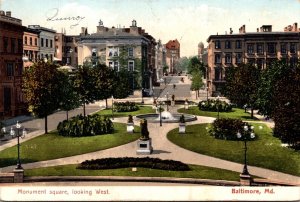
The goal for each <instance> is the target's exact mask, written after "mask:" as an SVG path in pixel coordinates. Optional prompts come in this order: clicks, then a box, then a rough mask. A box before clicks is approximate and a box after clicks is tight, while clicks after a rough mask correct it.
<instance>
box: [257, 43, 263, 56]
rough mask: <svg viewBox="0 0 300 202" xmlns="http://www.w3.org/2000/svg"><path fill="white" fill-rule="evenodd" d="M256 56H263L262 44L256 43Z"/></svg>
mask: <svg viewBox="0 0 300 202" xmlns="http://www.w3.org/2000/svg"><path fill="white" fill-rule="evenodd" d="M256 52H257V54H264V44H263V43H258V44H257V50H256Z"/></svg>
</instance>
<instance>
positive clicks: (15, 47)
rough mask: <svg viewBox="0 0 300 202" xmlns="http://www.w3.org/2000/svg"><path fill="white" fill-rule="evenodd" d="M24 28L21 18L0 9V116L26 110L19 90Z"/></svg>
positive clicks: (20, 112) (13, 114)
mask: <svg viewBox="0 0 300 202" xmlns="http://www.w3.org/2000/svg"><path fill="white" fill-rule="evenodd" d="M24 30H25V27H23V26H22V20H20V19H17V18H14V17H11V12H10V11H7V12H6V13H5V12H4V11H0V118H3V117H10V116H15V115H19V114H22V113H24V112H25V110H26V105H25V103H24V101H23V96H22V91H21V84H22V83H21V82H22V71H23V61H22V55H23V33H24Z"/></svg>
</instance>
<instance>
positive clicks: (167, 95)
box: [166, 91, 169, 111]
mask: <svg viewBox="0 0 300 202" xmlns="http://www.w3.org/2000/svg"><path fill="white" fill-rule="evenodd" d="M166 97H167V103H166V104H167V111H169V91H167V94H166Z"/></svg>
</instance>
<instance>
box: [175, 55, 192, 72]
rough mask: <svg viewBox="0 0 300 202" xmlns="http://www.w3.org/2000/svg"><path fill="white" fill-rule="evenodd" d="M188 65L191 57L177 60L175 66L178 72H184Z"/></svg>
mask: <svg viewBox="0 0 300 202" xmlns="http://www.w3.org/2000/svg"><path fill="white" fill-rule="evenodd" d="M188 65H189V59H188V58H187V57H182V58H179V59H178V60H177V61H176V63H175V65H174V68H175V69H176V71H177V72H183V71H187V70H188Z"/></svg>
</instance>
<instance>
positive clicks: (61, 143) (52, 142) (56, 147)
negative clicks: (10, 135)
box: [0, 123, 140, 167]
mask: <svg viewBox="0 0 300 202" xmlns="http://www.w3.org/2000/svg"><path fill="white" fill-rule="evenodd" d="M114 128H115V131H114V133H113V134H105V135H97V136H89V137H63V136H60V135H58V134H57V132H51V133H49V134H45V135H41V136H38V137H36V138H33V139H30V140H28V141H26V142H24V143H21V148H20V155H21V162H22V163H29V162H36V161H43V160H50V159H57V158H62V157H68V156H73V155H78V154H84V153H89V152H94V151H99V150H103V149H108V148H112V147H116V146H119V145H123V144H126V143H129V142H132V141H135V140H137V139H138V138H139V137H140V128H139V127H138V126H135V131H136V132H135V133H133V134H128V133H127V132H126V124H122V123H114ZM25 140H26V139H25ZM16 159H17V146H14V147H10V148H8V149H5V150H3V151H1V153H0V167H5V166H8V165H14V164H16Z"/></svg>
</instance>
